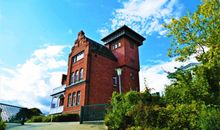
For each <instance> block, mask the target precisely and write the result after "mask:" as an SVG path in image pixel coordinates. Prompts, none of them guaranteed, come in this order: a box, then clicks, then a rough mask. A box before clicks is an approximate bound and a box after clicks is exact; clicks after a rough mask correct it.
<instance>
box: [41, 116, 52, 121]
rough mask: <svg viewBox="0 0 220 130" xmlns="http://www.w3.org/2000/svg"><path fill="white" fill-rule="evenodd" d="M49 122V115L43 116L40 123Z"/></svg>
mask: <svg viewBox="0 0 220 130" xmlns="http://www.w3.org/2000/svg"><path fill="white" fill-rule="evenodd" d="M50 121H51V115H48V116H44V117H43V119H42V122H50Z"/></svg>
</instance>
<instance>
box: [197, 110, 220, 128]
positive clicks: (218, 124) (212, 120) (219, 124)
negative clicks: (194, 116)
mask: <svg viewBox="0 0 220 130" xmlns="http://www.w3.org/2000/svg"><path fill="white" fill-rule="evenodd" d="M200 123H201V128H202V129H205V130H216V129H217V128H220V108H219V107H215V106H208V107H206V109H205V110H203V111H202V112H201V116H200Z"/></svg>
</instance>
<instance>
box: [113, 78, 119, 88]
mask: <svg viewBox="0 0 220 130" xmlns="http://www.w3.org/2000/svg"><path fill="white" fill-rule="evenodd" d="M112 79H113V86H117V83H118V82H117V77H112Z"/></svg>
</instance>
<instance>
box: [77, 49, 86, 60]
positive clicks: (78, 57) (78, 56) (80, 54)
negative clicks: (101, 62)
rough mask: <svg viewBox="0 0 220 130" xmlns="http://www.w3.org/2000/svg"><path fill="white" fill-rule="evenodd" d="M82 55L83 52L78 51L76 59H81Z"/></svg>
mask: <svg viewBox="0 0 220 130" xmlns="http://www.w3.org/2000/svg"><path fill="white" fill-rule="evenodd" d="M83 57H84V52H83V51H82V52H80V53H79V54H77V58H76V59H77V61H79V60H81V59H82V58H83Z"/></svg>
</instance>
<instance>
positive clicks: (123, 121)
mask: <svg viewBox="0 0 220 130" xmlns="http://www.w3.org/2000/svg"><path fill="white" fill-rule="evenodd" d="M155 96H159V95H155ZM155 96H152V95H151V94H150V93H149V92H148V91H145V92H143V93H139V92H136V91H130V92H128V93H126V94H118V93H116V92H114V93H113V95H112V102H111V106H112V109H110V110H109V111H108V114H107V115H106V117H105V124H106V125H107V126H108V128H109V129H110V130H116V129H125V128H129V127H132V126H134V124H135V123H136V122H135V119H134V117H133V113H135V110H136V109H137V108H138V107H139V106H138V104H140V105H141V104H149V105H150V104H153V102H152V101H154V102H159V101H158V100H159V98H154V97H155ZM135 114H136V113H135ZM137 118H138V117H137Z"/></svg>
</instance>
